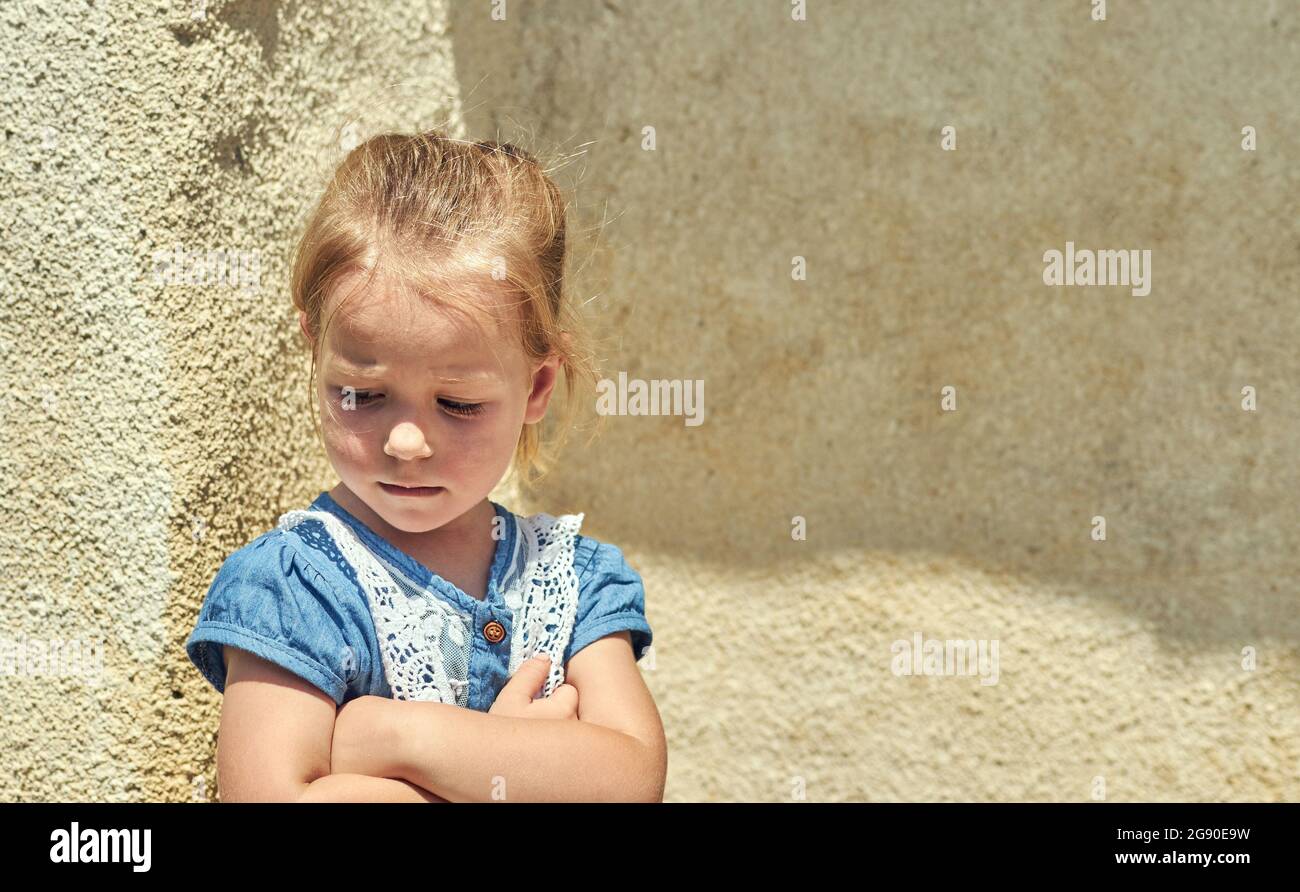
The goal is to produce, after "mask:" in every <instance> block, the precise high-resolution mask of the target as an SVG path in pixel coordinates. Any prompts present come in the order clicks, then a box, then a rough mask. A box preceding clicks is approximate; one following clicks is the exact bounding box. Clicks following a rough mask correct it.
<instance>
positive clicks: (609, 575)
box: [185, 492, 654, 712]
mask: <svg viewBox="0 0 1300 892" xmlns="http://www.w3.org/2000/svg"><path fill="white" fill-rule="evenodd" d="M491 504H492V507H493V508H494V509H495V510H496V513H497V516H498V517H501V518H503V519H504V535H503V536H502V537H501V538H500V539H498V540H497V544H496V552H495V556H494V558H493V560H492V568H491V572H490V574H489V579H488V590H487V594H486V596H485V597H484V598H483V600H481V601H480V600H479V599H477V598H474V597H471V596H470V595H467V594H466V593H465V592H463V591H461V589H459V588H458V587H457V586H455V585H453V584H452V583H450V582H448V581H447V580H445V579H443V578H442V577H441V576H439V575H438V574H437V573H435V572H433V571H432V570H430V569H429V568H427V567H425V566H423V565H422V564H420V563H419V562H418V561H416V560H415V559H414V558H412V557H411V556H410V555H408V554H406V553H405V552H403V551H401V550H400V549H398V548H396V547H395V546H394V545H392V544H391V543H389V542H388V541H387V540H386V539H384V538H382V537H381V536H379V535H378V534H377V533H375V532H374V531H373V530H371V529H370V528H369V527H367V526H366V525H365V524H364V523H362V522H361V520H359V519H358V518H356V517H354V516H353V515H352V514H350V513H349V512H348V511H347V510H346V509H344V508H343V507H342V506H341V505H339V503H338V502H336V501H335V500H334V499H333V498H332V497H331V496H330V495H329V493H328V492H322V493H321V494H320V495H319V496H317V497H316V500H315V501H313V502H312V504H311V509H312V510H320V511H328V512H330V513H331V514H334V515H335V516H337V517H338V518H339V519H341V520H343V521H344V522H345V523H347V524H348V525H349V527H350V528H351V529H352V530H353V531H354V532H355V533H356V534H357V536H358V537H359V538H360V539H361V541H362V542H363V543H364V544H365V545H366V546H367V547H368V548H369V549H370V550H371V551H372V552H373V553H374V554H375V555H376V556H377V557H379V558H381V559H382V560H383V561H385V562H387V563H388V564H390V565H391V566H392V567H393V568H394V569H396V570H397V571H398V572H397V573H395V574H394V578H395V579H397V580H399V582H400V583H401V584H402V585H404V586H407V587H408V588H412V590H415V588H414V587H418V590H421V591H422V592H423V593H424V596H426V597H428V596H433V597H437V598H440V599H442V600H443V601H444V602H446V603H447V604H448V605H449V606H450V607H451V608H453V610H455V611H457V612H458V613H460V614H461V615H464V616H466V617H468V618H469V623H468V628H469V629H470V630H471V635H470V638H471V641H470V646H469V647H468V649H467V654H466V657H465V659H466V660H467V665H464V666H462V667H461V669H462V670H464V672H465V674H464V676H463V677H464V678H466V679H468V682H469V683H468V686H467V693H466V694H464V695H461V697H460V700H461V704H460V705H463V706H467V707H469V708H470V709H477V710H479V711H481V712H487V710H488V709H489V708H490V707H491V706H492V703H493V702H494V701H495V700H496V696H497V694H498V693H499V692H500V690H501V688H502V687H504V686H505V683H506V681H507V679H508V673H507V669H508V663H509V657H510V644H511V640H512V636H513V634H514V629H513V626H512V621H513V619H514V617H513V615H512V611H511V610H510V608H508V607H507V606H506V604H505V600H504V598H503V595H502V589H503V588H504V587H505V584H506V582H507V580H510V579H512V578H513V576H514V575H515V574H518V573H520V572H521V571H522V570H523V565H524V558H525V555H524V553H523V552H524V549H523V548H521V547H519V545H520V542H519V540H520V538H521V537H520V535H519V533H518V529H517V523H518V519H517V518H516V517H515V515H514V514H513V513H511V512H510V511H509V510H508V509H506V508H504V507H503V506H501V505H499V504H497V503H496V502H492V503H491ZM573 567H574V571H575V572H576V574H577V577H578V590H579V591H578V606H577V614H576V616H575V618H574V623H573V633H572V635H571V637H570V639H569V643H568V645H567V646H566V648H565V652H564V665H565V668H566V670H567V667H568V662H569V660H570V659H571V658H572V657H573V655H574V654H576V653H578V651H580V650H582V649H583V648H584V647H586V646H587V645H588V644H591V643H592V642H593V641H596V640H597V639H599V638H603V637H604V636H606V635H609V634H611V633H613V632H618V631H622V630H627V631H629V632H630V633H631V637H632V652H633V654H634V655H635V656H636V658H637V659H640V657H641V656H642V655H643V654H644V648H646V647H649V646H650V644H651V643H652V641H653V636H654V633H653V631H652V630H651V628H650V625H649V623H648V622H647V621H646V617H645V590H644V588H643V586H642V581H641V576H640V575H639V574H638V573H637V571H636V570H634V569H632V567H631V566H629V565H628V563H627V561H626V560H625V559H624V557H623V553H622V551H621V550H620V549H619V548H618V547H617V546H616V545H611V544H609V543H605V542H598V541H597V540H595V539H592V538H591V537H589V536H583V535H581V534H579V535H578V536H577V537H576V540H575V543H574V555H573ZM494 620H495V621H496V622H497V623H500V624H501V626H502V627H504V629H505V633H506V634H505V637H503V638H501V640H500V641H497V642H495V643H493V642H492V641H491V640H489V638H488V637H487V636H486V635H485V634H484V627H485V626H487V624H488V623H490V622H492V621H494ZM222 645H231V646H234V647H238V648H242V649H243V650H247V651H249V652H250V653H254V654H256V655H257V656H259V657H262V658H263V659H265V660H268V661H270V662H272V663H274V664H276V665H277V666H281V667H283V668H284V669H287V670H288V671H290V672H292V673H294V674H295V675H298V676H300V677H301V678H303V679H305V680H307V681H309V682H311V683H312V684H313V685H315V686H316V687H318V688H320V689H321V690H322V691H324V692H325V693H326V694H328V695H329V696H330V697H332V698H333V700H334V702H335V703H336V704H339V705H342V704H343V703H346V702H347V701H348V700H351V699H353V698H354V697H360V696H362V695H363V694H374V695H378V696H383V697H391V696H392V689H391V688H390V687H389V685H388V680H387V679H386V678H385V676H384V667H383V662H382V660H381V657H380V653H379V640H378V636H377V635H376V633H375V624H374V620H373V618H372V616H371V613H370V606H369V604H368V602H367V600H366V594H365V591H364V590H363V589H362V587H361V586H360V584H359V583H358V581H357V578H356V574H355V572H354V571H353V569H352V567H351V566H350V565H349V563H348V562H347V561H346V560H345V559H343V558H342V556H341V555H340V554H339V552H338V549H337V548H335V547H334V545H333V540H332V539H331V538H330V536H329V534H328V533H326V532H324V528H323V525H322V524H320V523H319V522H307V523H302V524H299V525H298V526H296V527H293V528H292V529H289V530H282V529H279V528H276V529H273V530H269V531H267V532H265V533H263V534H262V535H260V536H258V537H257V538H256V539H254V540H253V541H252V542H249V543H248V544H247V545H245V546H244V547H242V548H240V549H239V550H238V551H236V552H234V553H233V554H231V555H230V556H229V557H228V558H226V560H225V561H224V562H223V563H222V565H221V568H220V569H219V570H218V571H217V574H216V577H215V578H214V579H213V580H212V585H211V586H210V587H209V588H208V593H207V596H206V597H205V598H204V600H203V605H202V607H201V608H200V609H199V617H198V622H197V624H196V625H195V627H194V631H193V632H192V633H191V634H190V637H189V639H188V640H187V641H186V642H185V650H186V653H187V654H188V655H189V658H190V660H191V662H193V663H194V665H195V666H197V667H198V669H199V671H200V672H202V673H203V676H204V677H205V678H206V679H207V680H208V681H209V682H210V683H211V684H212V686H213V687H215V688H216V689H217V690H218V691H220V692H224V691H225V678H226V667H225V663H224V661H223V659H222V655H221V646H222Z"/></svg>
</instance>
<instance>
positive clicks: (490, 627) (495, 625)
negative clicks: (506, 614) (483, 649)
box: [483, 620, 506, 644]
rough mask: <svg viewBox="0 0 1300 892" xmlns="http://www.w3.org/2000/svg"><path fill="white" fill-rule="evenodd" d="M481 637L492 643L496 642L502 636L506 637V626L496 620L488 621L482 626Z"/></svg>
mask: <svg viewBox="0 0 1300 892" xmlns="http://www.w3.org/2000/svg"><path fill="white" fill-rule="evenodd" d="M483 637H484V638H486V639H487V640H488V641H491V642H492V643H493V644H496V643H497V642H498V641H500V640H501V639H502V638H504V637H506V627H505V626H503V625H501V623H499V622H497V621H496V620H492V622H490V623H488V624H487V625H486V626H484V627H483Z"/></svg>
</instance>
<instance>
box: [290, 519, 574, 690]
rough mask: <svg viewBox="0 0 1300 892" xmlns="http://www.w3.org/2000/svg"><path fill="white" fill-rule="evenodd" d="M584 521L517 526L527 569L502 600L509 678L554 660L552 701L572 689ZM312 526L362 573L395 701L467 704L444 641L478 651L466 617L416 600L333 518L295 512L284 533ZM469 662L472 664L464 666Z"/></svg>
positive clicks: (435, 601)
mask: <svg viewBox="0 0 1300 892" xmlns="http://www.w3.org/2000/svg"><path fill="white" fill-rule="evenodd" d="M583 518H584V515H583V514H565V515H562V516H560V517H558V518H557V517H553V516H551V515H549V514H545V513H539V514H534V515H532V516H531V517H517V518H516V520H517V522H518V532H519V538H518V539H517V540H516V543H515V544H516V548H519V547H522V548H524V566H523V569H522V571H521V572H519V573H518V574H516V575H515V576H514V577H513V578H512V579H510V580H509V581H508V582H507V584H506V586H505V588H504V590H503V591H502V593H501V594H502V596H503V598H504V600H505V604H506V607H507V608H509V610H510V613H511V624H512V626H513V629H512V632H511V636H512V637H511V640H510V661H509V665H508V667H507V670H506V674H507V676H508V677H509V676H513V675H514V674H515V672H516V670H518V668H519V667H520V665H522V664H523V662H524V661H525V660H528V659H531V658H532V657H533V656H536V655H537V654H539V653H545V654H548V655H549V656H550V657H551V666H550V672H549V674H548V675H547V679H546V683H545V684H544V685H543V687H542V696H543V697H549V696H551V693H552V692H553V691H554V690H555V688H557V687H558V686H559V685H561V684H563V683H564V664H563V662H562V661H563V657H564V652H565V649H566V648H567V647H568V645H569V640H570V638H571V636H572V634H573V624H574V619H575V617H576V616H577V611H578V575H577V572H576V571H575V569H574V566H573V556H574V549H575V545H576V539H577V535H578V530H579V529H580V528H581V526H582V521H583ZM306 520H319V521H320V522H321V523H322V524H324V526H325V529H326V531H327V532H328V533H329V534H330V537H331V538H332V539H333V540H334V543H335V544H336V545H337V547H338V549H339V551H340V553H341V554H342V555H343V557H344V558H345V559H346V560H347V561H348V563H349V564H351V565H352V569H353V570H354V571H355V572H356V575H357V580H358V582H359V583H360V584H361V588H362V590H363V591H364V592H365V595H366V600H367V603H368V605H369V607H370V614H371V617H372V619H373V620H374V623H375V633H376V635H377V636H378V638H379V645H380V646H379V653H380V658H381V659H382V660H383V664H384V673H385V675H386V676H387V679H388V684H389V687H390V688H392V691H393V698H394V699H397V700H434V701H439V702H442V703H452V704H457V701H458V700H461V701H462V702H463V700H464V698H463V697H460V696H459V694H460V693H461V692H462V691H463V690H464V689H465V688H466V686H467V685H468V684H469V680H468V679H458V678H452V677H449V676H448V674H447V672H446V669H445V667H446V666H447V665H448V663H447V661H446V659H445V658H444V655H443V654H442V653H441V645H440V643H439V641H440V636H441V635H442V633H443V632H444V631H446V633H447V635H448V638H449V639H450V640H451V641H452V642H453V643H454V644H455V645H458V646H462V647H465V648H466V649H468V648H469V647H470V642H469V641H467V640H465V629H464V628H463V627H462V625H461V624H462V622H464V621H465V620H466V617H465V616H464V614H462V613H460V612H459V611H457V610H455V609H453V608H452V607H451V606H450V605H448V604H447V603H446V602H445V601H443V600H442V599H441V598H440V597H437V596H436V595H435V596H432V597H425V598H420V597H412V596H410V595H409V594H408V593H407V591H406V590H405V589H404V588H402V587H401V586H400V585H398V584H397V583H396V582H395V581H394V580H393V577H392V575H391V574H390V573H389V572H388V570H387V569H386V568H385V567H384V566H383V564H382V563H381V562H380V561H379V560H378V558H377V557H376V556H375V555H374V554H373V553H372V552H371V551H370V549H369V548H368V547H367V546H366V545H365V543H364V542H362V541H361V539H359V538H358V537H357V535H356V533H355V532H354V531H353V530H352V529H351V528H350V527H349V526H348V524H347V523H345V522H344V521H342V520H341V519H339V518H338V517H336V516H335V515H333V514H331V513H330V512H328V511H312V510H297V511H289V512H287V513H285V514H284V515H282V516H281V517H280V521H279V524H278V525H279V528H280V529H281V530H285V531H287V530H290V529H292V528H293V527H295V526H297V525H298V524H300V523H302V522H303V521H306ZM548 627H550V628H548ZM468 662H469V661H468V658H467V659H466V660H464V661H463V662H462V665H468Z"/></svg>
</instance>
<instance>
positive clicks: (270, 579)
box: [185, 530, 363, 704]
mask: <svg viewBox="0 0 1300 892" xmlns="http://www.w3.org/2000/svg"><path fill="white" fill-rule="evenodd" d="M346 614H347V611H345V610H342V609H341V608H340V604H339V601H338V598H337V597H336V595H335V591H334V589H333V587H332V586H331V585H330V584H329V582H328V581H327V580H326V579H325V578H324V577H322V576H321V574H320V573H318V572H317V571H316V570H315V569H314V568H313V567H312V566H311V565H310V564H309V563H307V562H306V560H304V558H303V557H302V555H301V554H299V552H298V550H297V549H296V548H295V547H294V546H293V544H292V543H291V542H290V541H289V539H288V536H287V535H286V534H284V533H282V532H279V531H274V530H273V531H271V532H270V533H266V534H264V535H262V536H260V537H258V538H257V539H255V540H253V541H252V542H250V543H249V544H248V545H246V546H244V547H243V548H241V549H240V550H239V551H237V552H235V553H234V554H232V555H230V557H228V558H227V559H226V561H225V563H223V564H222V565H221V568H220V570H218V571H217V575H216V577H215V578H214V579H213V580H212V585H211V586H210V587H209V589H208V594H207V597H205V598H204V601H203V606H202V607H201V608H200V609H199V618H198V622H197V623H196V625H195V627H194V631H193V632H192V633H191V634H190V637H189V640H187V641H186V642H185V650H186V653H187V654H188V655H189V658H190V661H191V662H193V663H194V665H195V666H197V667H198V669H199V671H200V672H202V673H203V677H204V678H206V679H207V680H208V681H209V682H210V683H211V684H212V686H213V687H214V688H216V689H217V690H218V691H219V692H221V693H223V694H224V693H225V687H226V669H225V664H224V662H223V660H222V655H221V647H222V645H231V646H233V647H238V648H242V649H243V650H246V651H249V652H250V653H254V654H256V655H257V656H259V657H261V658H263V659H264V660H267V661H269V662H271V663H274V664H275V665H277V666H280V667H282V668H284V669H287V670H288V671H290V672H292V673H293V674H294V675H297V676H299V677H300V678H303V679H305V680H307V681H308V682H310V683H311V684H313V685H315V686H316V687H318V688H320V689H321V690H322V691H324V692H325V693H326V694H328V695H329V696H330V697H332V698H333V699H334V702H335V704H341V703H342V702H343V700H344V699H345V698H346V696H347V690H348V684H349V682H350V681H352V680H353V679H354V678H356V676H357V674H358V671H359V668H360V667H359V666H358V661H359V659H360V655H361V654H362V653H363V650H362V647H361V645H360V643H359V642H358V641H357V640H356V636H355V635H350V634H349V633H348V631H347V629H348V623H347V621H346V620H345V619H344V617H345V616H346Z"/></svg>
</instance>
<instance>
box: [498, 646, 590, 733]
mask: <svg viewBox="0 0 1300 892" xmlns="http://www.w3.org/2000/svg"><path fill="white" fill-rule="evenodd" d="M550 671H551V660H550V657H548V656H546V655H545V654H539V655H538V656H536V657H533V658H532V659H531V660H525V661H524V664H523V665H522V666H520V667H519V669H518V670H517V671H516V672H515V674H514V675H512V676H511V677H510V679H509V680H508V681H507V682H506V684H505V687H503V688H502V689H501V691H500V693H498V694H497V698H496V700H494V701H493V703H492V707H491V708H490V709H489V710H488V714H489V715H504V716H509V717H510V718H518V719H576V718H577V717H578V689H577V688H575V687H574V686H573V685H571V684H562V685H560V686H559V687H557V688H556V689H555V690H554V691H553V692H552V693H551V696H550V697H544V698H541V699H537V700H534V699H533V698H534V697H535V696H536V695H537V694H539V693H541V690H542V685H544V684H545V683H546V676H547V675H548V674H549V673H550Z"/></svg>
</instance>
